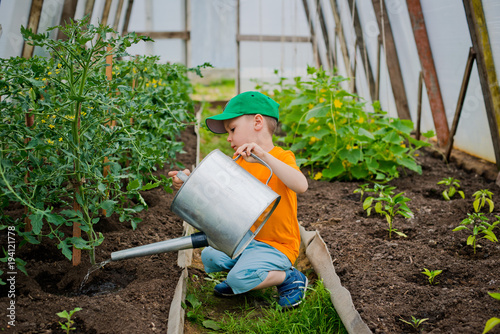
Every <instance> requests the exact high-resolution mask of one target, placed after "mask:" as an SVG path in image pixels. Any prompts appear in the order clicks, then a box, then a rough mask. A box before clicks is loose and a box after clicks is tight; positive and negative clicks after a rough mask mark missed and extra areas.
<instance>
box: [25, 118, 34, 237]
mask: <svg viewBox="0 0 500 334" xmlns="http://www.w3.org/2000/svg"><path fill="white" fill-rule="evenodd" d="M31 111H32V110H31V109H30V110H29V111H28V112H27V113H25V114H24V122H25V124H26V126H27V127H28V128H31V127H32V126H33V125H34V124H35V115H32V114H31V113H30V112H31ZM30 141H31V138H24V143H25V144H28V143H29V142H30ZM29 177H30V171H29V168H28V171H26V175H25V176H24V182H25V183H26V184H28V183H29ZM24 213H25V214H26V217H24V224H25V225H24V231H25V232H29V231H31V230H32V229H33V226H32V225H31V219H30V218H29V217H28V213H29V210H28V207H26V206H25V207H24Z"/></svg>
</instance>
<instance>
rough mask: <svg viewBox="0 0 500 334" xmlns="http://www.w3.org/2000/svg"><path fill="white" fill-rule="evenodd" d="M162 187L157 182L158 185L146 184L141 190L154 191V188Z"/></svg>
mask: <svg viewBox="0 0 500 334" xmlns="http://www.w3.org/2000/svg"><path fill="white" fill-rule="evenodd" d="M159 185H160V182H156V183H151V182H149V183H146V184H145V185H144V186H143V187H142V188H141V190H142V191H144V190H150V189H153V188H156V187H158V186H159Z"/></svg>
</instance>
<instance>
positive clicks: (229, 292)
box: [214, 281, 234, 297]
mask: <svg viewBox="0 0 500 334" xmlns="http://www.w3.org/2000/svg"><path fill="white" fill-rule="evenodd" d="M214 294H215V295H216V296H220V297H231V296H234V292H233V289H231V287H230V286H229V284H227V282H226V281H224V282H222V283H219V284H217V285H216V286H215V287H214Z"/></svg>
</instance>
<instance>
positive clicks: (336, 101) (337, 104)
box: [333, 99, 342, 108]
mask: <svg viewBox="0 0 500 334" xmlns="http://www.w3.org/2000/svg"><path fill="white" fill-rule="evenodd" d="M333 105H334V106H335V108H340V107H342V102H340V101H339V100H337V99H335V101H333Z"/></svg>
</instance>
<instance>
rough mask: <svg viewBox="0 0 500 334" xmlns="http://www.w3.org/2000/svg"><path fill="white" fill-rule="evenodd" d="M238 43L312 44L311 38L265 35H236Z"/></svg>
mask: <svg viewBox="0 0 500 334" xmlns="http://www.w3.org/2000/svg"><path fill="white" fill-rule="evenodd" d="M236 40H237V41H244V42H290V43H296V42H299V43H311V42H312V38H311V37H309V36H263V35H240V34H238V35H236Z"/></svg>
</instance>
